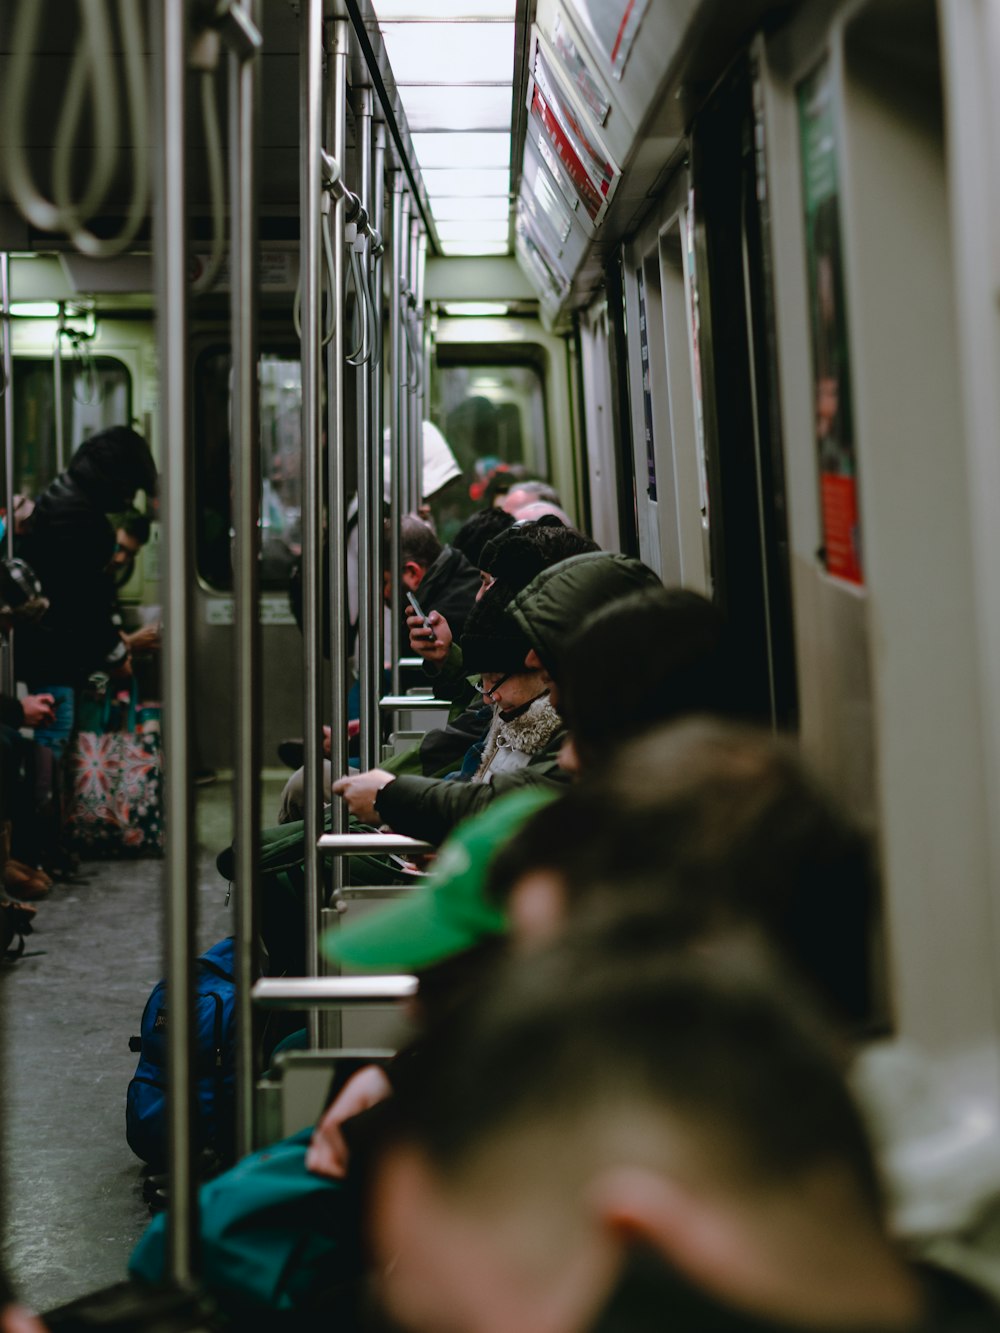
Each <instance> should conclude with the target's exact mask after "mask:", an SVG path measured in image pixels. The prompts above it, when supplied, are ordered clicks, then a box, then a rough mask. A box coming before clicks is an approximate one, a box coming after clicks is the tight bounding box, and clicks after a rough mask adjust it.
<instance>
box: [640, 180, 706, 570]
mask: <svg viewBox="0 0 1000 1333" xmlns="http://www.w3.org/2000/svg"><path fill="white" fill-rule="evenodd" d="M689 236H690V207H689V181H688V175H687V172H686V170H680V171H678V172H677V173H676V174H675V176H674V178H673V180H672V182H671V183H670V185H669V186H668V187H667V190H666V191H665V193H664V195H663V197H662V199H661V202H660V205H659V207H658V209H657V211H656V214H655V216H654V218H653V219H652V220H651V222H650V223H648V224H647V225H646V226H645V227H644V228H643V230H642V231H641V232H640V234H639V235H638V236H637V237H636V239H635V240H634V241H633V242H632V243H631V244H630V245H629V246H628V247H626V252H625V272H626V283H625V307H626V321H627V323H628V326H629V327H630V328H631V329H634V330H636V331H637V336H634V337H633V338H631V339H630V341H629V348H630V351H629V383H630V386H631V393H630V403H631V424H632V432H631V433H632V441H633V466H634V477H635V503H636V514H637V517H638V535H639V551H640V554H641V555H642V557H643V559H645V560H646V561H647V562H648V563H649V564H651V565H653V567H654V568H655V569H656V570H657V572H658V573H659V574H660V576H661V577H662V578H663V580H664V582H665V583H667V584H680V585H683V586H684V587H688V588H692V589H694V590H695V591H697V592H701V593H705V594H710V593H711V590H712V570H711V563H710V552H709V551H708V548H707V545H706V540H705V538H706V534H707V531H708V512H709V511H708V493H707V485H706V474H705V449H704V434H703V429H702V408H701V379H700V369H699V365H698V356H697V336H696V330H697V315H696V310H695V306H694V303H693V302H694V295H695V293H694V287H693V285H692V281H691V265H690V254H689V250H688V244H689Z"/></svg>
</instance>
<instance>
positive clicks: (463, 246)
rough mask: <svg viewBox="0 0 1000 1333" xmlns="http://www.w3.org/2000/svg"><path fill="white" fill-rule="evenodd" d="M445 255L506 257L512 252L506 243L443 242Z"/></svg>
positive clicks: (442, 249) (442, 248)
mask: <svg viewBox="0 0 1000 1333" xmlns="http://www.w3.org/2000/svg"><path fill="white" fill-rule="evenodd" d="M441 251H442V253H443V254H445V255H505V254H508V253H509V251H510V246H509V245H508V244H507V242H506V241H442V242H441Z"/></svg>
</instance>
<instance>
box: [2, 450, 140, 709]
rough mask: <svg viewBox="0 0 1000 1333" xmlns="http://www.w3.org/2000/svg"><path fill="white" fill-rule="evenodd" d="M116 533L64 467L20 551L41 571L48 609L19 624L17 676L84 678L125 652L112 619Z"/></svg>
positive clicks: (49, 681) (52, 681) (63, 681)
mask: <svg viewBox="0 0 1000 1333" xmlns="http://www.w3.org/2000/svg"><path fill="white" fill-rule="evenodd" d="M114 549H115V534H114V530H113V528H112V527H111V523H110V521H109V520H108V517H107V514H106V513H105V512H104V510H103V508H102V507H101V503H100V501H99V500H98V501H97V502H95V498H93V497H92V496H91V495H90V494H88V490H87V489H86V488H85V486H83V485H81V484H80V482H79V481H77V480H76V479H74V478H73V477H72V476H71V475H70V474H69V473H68V472H63V473H61V474H60V475H59V476H58V477H57V478H56V479H55V481H54V482H53V483H52V485H51V486H49V488H48V489H47V490H46V491H44V492H43V493H42V495H41V496H39V498H38V501H37V503H36V505H35V510H34V513H33V514H32V516H31V521H30V527H29V530H28V532H26V533H24V534H23V535H22V536H21V538H20V539H19V541H18V548H17V553H18V555H19V556H22V557H23V558H24V559H25V560H27V562H28V564H29V565H31V567H32V569H33V570H34V571H35V573H36V574H37V575H38V578H39V580H40V581H41V584H42V590H43V592H44V593H45V596H46V597H47V598H48V600H49V609H48V610H47V611H46V612H45V615H44V616H43V617H42V618H41V620H40V621H38V622H36V623H33V624H26V625H19V626H18V629H17V634H16V637H15V647H14V653H15V665H16V668H17V675H18V678H19V679H21V680H26V681H28V682H29V683H33V684H36V685H41V684H46V685H78V684H80V683H82V682H83V681H84V680H86V678H87V676H88V675H90V673H91V672H92V671H98V670H100V668H101V667H102V666H103V665H104V664H105V663H106V661H107V659H108V657H109V655H111V654H113V653H116V652H120V651H121V637H120V635H119V633H118V630H117V628H116V626H115V624H114V621H113V616H114V613H115V587H114V582H113V580H112V577H111V575H110V574H109V573H108V568H107V566H108V562H109V561H110V559H111V557H112V555H113V554H114Z"/></svg>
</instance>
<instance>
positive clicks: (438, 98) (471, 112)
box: [397, 83, 511, 134]
mask: <svg viewBox="0 0 1000 1333" xmlns="http://www.w3.org/2000/svg"><path fill="white" fill-rule="evenodd" d="M397 89H398V91H399V95H400V97H401V98H402V102H403V110H404V111H405V112H406V123H407V125H408V126H409V129H410V133H411V134H413V133H420V132H422V131H426V130H504V131H506V130H508V129H509V128H510V112H511V85H510V84H509V83H506V84H503V83H501V84H486V85H480V84H464V83H460V84H451V85H445V84H430V85H428V84H422V83H421V84H416V83H404V84H397Z"/></svg>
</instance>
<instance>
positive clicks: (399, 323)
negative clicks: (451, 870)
mask: <svg viewBox="0 0 1000 1333" xmlns="http://www.w3.org/2000/svg"><path fill="white" fill-rule="evenodd" d="M405 202H406V201H405V196H404V194H403V172H402V169H397V170H396V171H395V172H393V177H392V286H391V291H390V297H389V324H390V329H391V331H392V381H391V390H390V398H389V407H390V432H389V438H390V442H391V451H390V455H389V468H390V472H389V518H390V526H389V531H390V534H391V540H390V560H389V570H390V574H391V577H392V597H391V599H390V600H391V608H390V620H389V651H390V658H389V660H390V662H391V663H392V692H393V694H398V693H399V689H400V683H399V658H400V616H401V606H402V592H401V589H400V569H401V568H402V560H401V559H400V554H401V552H400V535H401V534H400V522H399V520H400V515H401V514H402V512H403V477H402V464H403V450H402V448H401V447H400V444H401V439H402V435H403V431H404V425H403V422H404V418H405V416H406V387H405V383H406V338H405V334H404V330H403V279H404V271H403V253H404V249H405V247H404V245H403V237H404V235H406V234H407V228H406V215H405V211H404V204H405Z"/></svg>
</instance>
